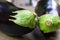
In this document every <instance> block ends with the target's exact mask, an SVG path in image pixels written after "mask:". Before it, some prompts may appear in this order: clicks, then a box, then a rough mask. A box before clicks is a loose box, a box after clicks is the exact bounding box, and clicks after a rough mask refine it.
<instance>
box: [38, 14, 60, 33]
mask: <svg viewBox="0 0 60 40" xmlns="http://www.w3.org/2000/svg"><path fill="white" fill-rule="evenodd" d="M39 27H40V29H41V30H42V31H43V32H44V33H49V32H53V31H56V30H57V29H59V28H60V17H58V16H55V15H53V14H45V15H42V16H40V17H39Z"/></svg>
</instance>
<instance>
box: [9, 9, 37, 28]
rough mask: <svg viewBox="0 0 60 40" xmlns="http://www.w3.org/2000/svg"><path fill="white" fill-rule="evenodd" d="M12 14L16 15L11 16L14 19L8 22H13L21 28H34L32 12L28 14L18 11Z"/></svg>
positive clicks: (34, 18)
mask: <svg viewBox="0 0 60 40" xmlns="http://www.w3.org/2000/svg"><path fill="white" fill-rule="evenodd" d="M13 13H17V14H16V15H14V16H11V17H13V18H16V19H15V20H14V19H9V20H10V21H13V22H14V23H16V24H17V25H20V26H23V27H28V28H31V29H32V28H35V26H36V15H35V13H34V12H30V11H28V10H19V11H15V12H13Z"/></svg>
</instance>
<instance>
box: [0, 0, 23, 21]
mask: <svg viewBox="0 0 60 40" xmlns="http://www.w3.org/2000/svg"><path fill="white" fill-rule="evenodd" d="M16 10H24V9H23V8H18V7H16V6H15V5H14V4H12V3H10V2H7V1H6V2H1V1H0V21H2V22H8V21H9V20H8V19H9V18H10V16H9V15H12V14H11V13H12V11H16Z"/></svg>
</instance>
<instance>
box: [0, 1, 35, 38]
mask: <svg viewBox="0 0 60 40" xmlns="http://www.w3.org/2000/svg"><path fill="white" fill-rule="evenodd" d="M19 10H25V9H24V8H18V7H16V6H15V5H14V4H12V3H10V2H0V31H1V32H3V33H4V34H6V35H8V36H12V37H21V36H22V35H25V34H27V33H29V32H31V31H33V30H34V28H35V23H34V22H35V17H36V16H35V14H34V13H33V12H30V11H25V12H26V14H25V16H26V17H28V16H29V17H28V19H25V20H26V22H25V24H27V25H24V26H23V25H18V24H17V23H14V22H13V21H10V20H9V19H15V18H14V17H11V16H10V15H12V16H14V15H17V14H18V15H20V13H19V12H17V14H15V13H14V14H13V12H14V11H19ZM23 12H24V11H22V13H21V14H22V15H21V16H20V17H16V18H21V17H22V16H24V13H23ZM29 14H31V15H29ZM30 16H32V17H31V18H30ZM22 18H23V17H22ZM32 18H33V19H32ZM29 19H30V20H29ZM20 22H21V21H20ZM22 22H24V21H22ZM22 22H21V23H22ZM29 23H30V25H29Z"/></svg>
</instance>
